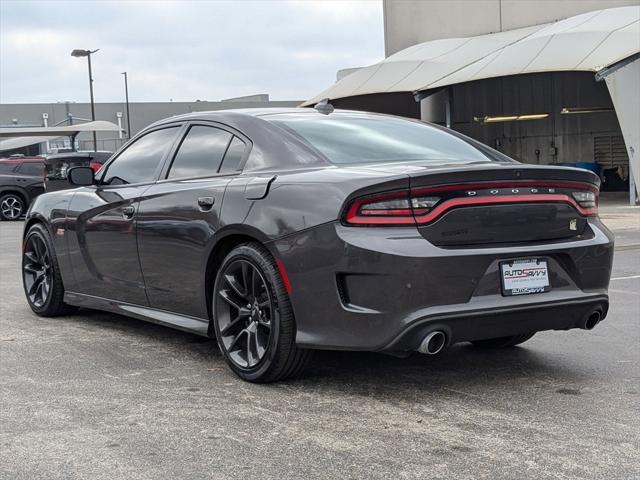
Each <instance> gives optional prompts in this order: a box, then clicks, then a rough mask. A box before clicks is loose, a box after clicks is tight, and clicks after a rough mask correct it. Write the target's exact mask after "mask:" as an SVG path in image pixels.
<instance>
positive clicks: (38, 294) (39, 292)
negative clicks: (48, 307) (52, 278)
mask: <svg viewBox="0 0 640 480" xmlns="http://www.w3.org/2000/svg"><path fill="white" fill-rule="evenodd" d="M43 285H44V282H39V283H38V287H37V288H36V291H35V293H34V294H33V298H34V302H33V303H36V304H40V305H41V304H43V303H44V299H45V297H44V295H43V289H44V287H43Z"/></svg>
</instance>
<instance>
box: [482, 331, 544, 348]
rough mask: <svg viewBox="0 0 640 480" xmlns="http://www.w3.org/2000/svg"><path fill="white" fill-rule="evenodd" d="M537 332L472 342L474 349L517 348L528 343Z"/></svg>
mask: <svg viewBox="0 0 640 480" xmlns="http://www.w3.org/2000/svg"><path fill="white" fill-rule="evenodd" d="M535 334H536V332H533V333H523V334H521V335H513V336H511V337H500V338H490V339H488V340H475V341H473V342H471V343H472V344H473V346H474V347H478V348H507V347H515V346H516V345H519V344H521V343H524V342H526V341H527V340H529V339H530V338H531V337H533V336H534V335H535Z"/></svg>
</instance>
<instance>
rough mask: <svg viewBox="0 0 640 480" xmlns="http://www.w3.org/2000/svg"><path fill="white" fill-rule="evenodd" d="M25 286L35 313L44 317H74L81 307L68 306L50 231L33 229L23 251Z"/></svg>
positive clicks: (23, 282)
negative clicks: (72, 315) (71, 315)
mask: <svg viewBox="0 0 640 480" xmlns="http://www.w3.org/2000/svg"><path fill="white" fill-rule="evenodd" d="M22 284H23V287H24V293H25V295H26V297H27V303H28V304H29V307H31V310H33V311H34V312H35V313H36V314H38V315H40V316H41V317H53V316H57V315H70V314H72V313H74V312H75V311H76V310H77V308H76V307H74V306H71V305H67V304H66V303H64V301H63V299H64V286H63V284H62V277H61V276H60V269H59V267H58V261H57V259H56V254H55V251H54V247H53V243H52V241H51V236H50V234H49V231H48V230H47V229H46V228H45V226H44V225H42V224H39V223H37V224H35V225H32V226H31V227H30V228H29V231H28V232H27V234H26V236H25V239H24V249H23V251H22Z"/></svg>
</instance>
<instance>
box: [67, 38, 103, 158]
mask: <svg viewBox="0 0 640 480" xmlns="http://www.w3.org/2000/svg"><path fill="white" fill-rule="evenodd" d="M98 50H100V49H99V48H98V49H96V50H82V49H75V50H73V51H72V52H71V56H72V57H87V63H88V64H89V94H90V96H91V120H94V121H95V119H96V107H95V105H94V103H93V75H92V74H91V54H92V53H96V52H97V51H98ZM93 150H94V151H95V152H97V151H98V141H97V139H96V132H95V130H94V131H93Z"/></svg>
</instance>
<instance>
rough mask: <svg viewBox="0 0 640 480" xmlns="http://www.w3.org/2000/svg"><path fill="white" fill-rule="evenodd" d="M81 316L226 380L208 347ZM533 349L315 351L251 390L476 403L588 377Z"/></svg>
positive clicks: (127, 321)
mask: <svg viewBox="0 0 640 480" xmlns="http://www.w3.org/2000/svg"><path fill="white" fill-rule="evenodd" d="M81 314H82V320H81V322H83V323H84V324H85V326H86V328H91V329H92V330H94V329H106V330H109V331H111V332H112V333H117V334H122V335H126V336H127V337H129V338H131V337H133V340H135V343H136V344H139V343H140V342H153V343H155V344H156V345H157V344H158V343H160V344H161V345H162V348H166V350H167V352H171V353H172V354H176V353H178V354H182V355H184V356H185V357H190V358H191V359H192V360H194V361H196V362H198V363H202V367H203V369H205V370H208V371H211V372H213V373H211V375H229V376H230V377H233V374H232V373H231V372H230V371H227V368H226V365H225V364H224V359H223V358H222V355H221V354H220V351H219V350H218V346H217V344H216V341H215V340H213V339H209V338H205V337H200V336H197V335H194V334H191V333H188V332H182V331H179V330H175V329H172V328H170V327H165V326H163V325H157V324H153V323H149V322H144V321H141V320H137V319H133V318H129V317H125V316H121V315H116V314H112V313H106V312H99V311H94V310H82V311H81ZM69 318H70V319H72V318H74V317H69ZM534 339H535V337H534ZM534 341H535V340H532V341H531V342H532V344H531V346H530V344H526V345H524V346H517V347H511V348H505V349H498V350H484V349H478V348H475V347H472V346H471V345H470V344H457V345H454V346H452V347H450V348H447V349H445V350H443V351H442V352H441V353H440V354H438V355H421V354H418V353H415V354H411V355H409V356H408V357H406V358H398V357H394V356H390V355H385V354H382V353H373V352H345V351H317V352H315V354H314V356H313V359H312V361H311V363H310V364H309V366H308V367H307V369H306V370H305V371H304V373H303V374H302V375H301V376H300V377H298V378H294V379H289V380H286V381H283V382H279V383H276V384H271V385H261V386H256V387H257V388H287V389H289V390H293V391H303V390H305V389H311V390H314V391H315V392H317V391H326V392H331V391H340V392H344V391H348V392H349V393H350V394H355V395H357V394H361V395H366V396H371V395H374V396H381V397H385V396H391V397H393V396H394V395H395V394H398V395H401V396H402V395H406V392H413V395H419V394H425V393H431V394H433V393H434V392H438V391H440V392H448V393H451V394H458V395H465V396H474V395H478V396H483V394H484V393H486V392H487V390H496V389H497V390H500V389H502V391H507V392H508V391H509V389H515V388H521V387H523V386H525V385H528V386H531V385H533V384H535V382H537V381H540V382H542V383H544V384H548V383H549V382H551V383H558V384H567V383H571V384H573V383H575V382H581V381H582V380H583V379H585V377H586V376H588V372H585V371H584V370H580V369H576V368H575V364H570V365H569V364H566V363H561V362H559V361H558V358H557V357H555V356H549V355H545V353H544V352H541V351H539V350H537V349H536V348H535V344H534V343H533V342H534ZM225 372H226V373H225ZM238 381H239V382H240V381H241V380H239V379H238Z"/></svg>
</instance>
